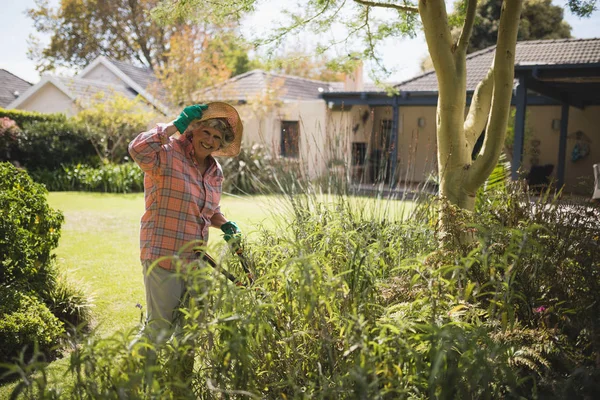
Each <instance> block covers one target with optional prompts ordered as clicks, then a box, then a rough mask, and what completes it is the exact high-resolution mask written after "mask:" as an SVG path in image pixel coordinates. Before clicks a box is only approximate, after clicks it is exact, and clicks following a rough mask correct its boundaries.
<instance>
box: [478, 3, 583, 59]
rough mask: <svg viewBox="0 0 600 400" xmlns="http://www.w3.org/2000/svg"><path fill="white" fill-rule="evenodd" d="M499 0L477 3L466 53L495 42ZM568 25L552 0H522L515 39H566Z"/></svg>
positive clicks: (560, 9) (569, 34)
mask: <svg viewBox="0 0 600 400" xmlns="http://www.w3.org/2000/svg"><path fill="white" fill-rule="evenodd" d="M501 8H502V1H501V0H486V1H483V2H481V3H479V4H478V5H477V15H478V17H477V20H476V23H475V25H474V26H473V35H472V36H471V40H470V41H469V47H468V49H467V53H472V52H474V51H477V50H481V49H485V48H486V47H489V46H493V45H494V44H496V40H497V39H498V21H499V18H500V11H501ZM570 37H571V26H570V25H569V24H568V23H567V22H566V21H564V20H563V9H562V8H561V7H559V6H555V5H552V3H551V0H524V1H523V10H522V12H521V19H520V24H519V31H518V34H517V40H519V41H523V40H536V39H540V40H541V39H567V38H570Z"/></svg>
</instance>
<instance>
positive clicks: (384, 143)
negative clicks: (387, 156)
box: [379, 119, 392, 150]
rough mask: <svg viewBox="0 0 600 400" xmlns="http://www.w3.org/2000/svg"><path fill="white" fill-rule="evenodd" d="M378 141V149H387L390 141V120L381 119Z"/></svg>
mask: <svg viewBox="0 0 600 400" xmlns="http://www.w3.org/2000/svg"><path fill="white" fill-rule="evenodd" d="M380 135H381V136H380V137H379V139H380V141H379V148H380V149H386V150H387V149H388V147H389V146H390V144H391V142H392V120H391V119H384V120H381V129H380Z"/></svg>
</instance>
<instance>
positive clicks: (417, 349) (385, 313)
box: [39, 188, 600, 399]
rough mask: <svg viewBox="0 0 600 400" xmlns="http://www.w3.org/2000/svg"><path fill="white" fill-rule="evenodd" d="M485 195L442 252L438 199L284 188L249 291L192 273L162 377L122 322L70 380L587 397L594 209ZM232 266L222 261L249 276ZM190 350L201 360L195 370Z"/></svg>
mask: <svg viewBox="0 0 600 400" xmlns="http://www.w3.org/2000/svg"><path fill="white" fill-rule="evenodd" d="M309 189H311V190H312V192H313V193H314V189H312V188H309ZM489 196H490V197H489V198H487V199H484V200H485V201H483V202H480V203H479V205H478V207H480V208H478V213H477V214H476V215H475V216H471V217H470V219H469V220H468V221H476V222H477V224H476V225H475V224H473V223H472V222H468V221H466V220H464V219H463V216H462V215H461V214H452V217H453V218H456V219H457V221H455V222H456V226H464V227H466V228H468V229H469V230H471V231H473V233H474V234H475V235H476V236H475V239H476V240H475V242H474V243H472V245H471V247H470V252H469V253H468V254H466V255H465V254H464V253H463V248H462V247H460V246H458V245H457V246H454V247H453V246H452V243H450V244H449V245H448V246H445V247H442V248H438V242H437V236H436V235H437V227H436V225H435V224H433V223H432V222H433V221H435V220H436V219H435V213H436V212H437V210H438V209H439V208H438V207H439V204H437V202H430V203H426V204H423V205H422V206H421V207H418V208H417V209H416V210H415V212H414V213H413V214H411V215H410V216H409V217H408V218H407V219H405V220H397V219H392V218H391V217H390V216H389V215H387V214H386V212H385V211H380V210H376V211H378V212H379V213H369V212H368V210H366V209H365V207H361V206H354V205H352V203H351V202H350V201H349V200H348V199H347V198H345V197H343V196H340V197H337V198H336V199H335V201H331V202H327V203H323V202H322V201H320V200H318V198H317V197H316V196H314V195H297V196H291V195H290V196H289V197H288V199H289V201H290V203H289V207H288V210H289V214H287V215H286V216H285V218H284V219H283V221H282V222H283V224H282V225H283V229H278V230H276V231H266V230H263V231H261V232H260V237H259V238H258V240H256V243H255V244H254V245H253V246H252V247H251V248H250V247H249V246H248V245H246V252H245V255H246V257H247V258H248V260H249V262H250V264H251V267H252V269H253V271H254V272H255V275H256V276H257V277H258V278H257V279H256V281H255V283H254V286H253V287H252V288H249V289H250V290H248V288H247V289H244V288H240V287H238V286H235V285H231V284H229V282H228V281H227V280H225V279H223V277H222V276H221V275H220V274H219V272H218V271H216V270H213V269H211V268H209V267H208V266H206V265H203V264H201V263H200V264H197V265H195V266H196V267H197V268H190V269H188V270H187V272H185V273H184V274H183V277H184V278H185V279H186V281H187V283H188V284H189V285H190V288H191V290H190V296H189V298H188V299H187V301H188V302H187V303H186V307H185V311H184V312H182V315H181V322H182V329H181V332H179V333H180V335H177V336H176V337H174V338H173V340H172V341H170V342H168V343H166V344H164V345H162V346H158V347H157V348H156V349H155V350H157V351H158V354H159V363H160V370H161V373H160V374H156V373H154V374H152V372H153V371H152V370H151V365H150V364H148V363H146V359H145V356H144V354H145V350H146V349H147V347H148V346H150V347H152V346H153V345H150V344H148V343H146V342H145V341H144V340H139V341H134V340H132V339H133V338H132V336H131V334H130V333H119V334H117V335H115V336H114V337H112V338H109V339H108V340H102V339H100V340H96V339H94V340H90V341H89V342H88V343H87V345H85V346H82V347H81V348H77V349H75V351H74V352H73V356H72V357H71V360H70V363H71V364H70V370H71V371H73V381H74V382H76V383H74V384H72V385H69V387H68V388H66V389H65V390H66V391H67V392H68V393H85V396H87V397H89V398H100V397H102V398H117V397H118V396H120V397H127V398H145V397H148V396H150V397H157V398H170V397H173V398H198V397H202V398H222V397H232V398H234V397H236V396H237V397H255V398H290V399H292V398H296V399H305V398H315V399H319V398H320V399H329V398H336V399H337V398H340V399H343V398H378V399H388V398H389V399H396V398H414V399H424V398H437V399H454V398H487V399H504V398H536V397H539V398H560V397H561V396H562V397H564V396H565V395H570V396H572V397H578V396H579V397H583V396H592V397H593V395H594V394H595V393H597V390H598V389H597V386H598V385H597V384H596V383H595V379H596V378H597V376H598V374H597V369H596V368H595V366H594V355H595V353H594V347H593V346H594V345H593V338H594V334H595V331H594V326H595V325H594V324H595V323H596V322H597V318H598V317H597V316H598V313H597V312H598V310H597V308H596V307H597V305H596V304H598V303H599V301H598V300H600V299H599V298H598V296H599V294H598V293H600V292H599V291H598V290H593V289H596V288H597V286H596V284H597V271H598V265H597V257H598V256H597V255H596V253H593V252H592V251H593V249H594V248H595V249H597V245H598V243H597V240H598V239H597V238H596V237H594V236H593V235H594V234H595V233H596V232H597V229H598V227H597V224H594V222H597V220H592V219H591V217H590V218H587V217H586V214H581V213H580V212H578V213H575V214H571V213H567V214H565V215H568V216H562V214H560V213H562V212H564V210H565V208H564V207H561V206H558V205H557V206H556V208H553V205H552V204H553V202H552V201H550V202H548V201H547V200H542V201H540V202H531V201H530V199H526V193H523V192H522V191H513V190H511V189H510V188H508V190H504V191H502V193H496V194H495V193H493V192H490V193H489ZM488 200H489V202H488ZM567 210H569V209H568V208H567ZM590 212H591V211H590ZM549 218H551V219H552V221H549V220H548V219H549ZM469 224H470V225H469ZM576 230H579V231H580V232H581V233H577V232H575V231H576ZM557 232H561V233H560V234H558V233H557ZM590 234H592V237H591V238H590V241H589V243H588V242H586V241H585V239H586V237H588V235H590ZM563 235H564V236H563ZM578 235H579V236H578ZM573 240H577V241H579V240H581V243H573ZM569 242H571V243H569ZM237 261H238V260H237V259H236V258H234V257H233V256H232V257H224V258H223V260H221V265H222V266H223V267H226V268H227V269H228V270H229V271H231V272H232V273H235V274H237V275H239V276H243V273H242V271H241V268H240V267H239V266H238V262H237ZM550 263H553V264H555V265H550ZM542 269H545V270H542ZM586 280H589V282H586ZM578 291H580V292H578ZM546 306H547V307H548V308H545V307H546ZM585 307H587V308H588V309H589V310H587V309H585ZM570 310H573V311H574V312H573V313H571V312H570ZM576 313H577V314H576ZM190 354H195V357H196V362H197V363H201V367H200V368H197V369H196V370H193V371H192V370H186V365H187V364H186V361H187V360H189V355H190ZM186 357H187V358H186ZM184 371H187V372H185V373H184ZM144 379H150V381H147V382H146V384H147V385H146V386H144V385H143V384H141V382H142V381H143V380H144ZM44 385H46V386H47V382H44ZM144 387H145V388H146V390H147V391H144V389H143V388H144ZM67 392H66V393H67ZM39 398H44V397H43V396H39ZM47 398H50V397H47Z"/></svg>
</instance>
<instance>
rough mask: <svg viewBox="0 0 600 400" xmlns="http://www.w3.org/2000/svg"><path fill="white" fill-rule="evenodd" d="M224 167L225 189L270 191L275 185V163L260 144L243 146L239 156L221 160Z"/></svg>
mask: <svg viewBox="0 0 600 400" xmlns="http://www.w3.org/2000/svg"><path fill="white" fill-rule="evenodd" d="M219 161H220V162H221V166H222V168H223V175H224V176H225V179H224V181H223V191H224V192H228V193H233V194H258V193H269V192H271V191H272V186H273V172H274V171H273V163H272V161H273V160H272V157H271V156H270V154H269V153H268V151H267V149H266V148H265V147H264V146H262V145H259V144H254V145H252V147H250V148H247V147H242V149H241V151H240V154H239V156H237V157H227V158H224V159H221V160H219Z"/></svg>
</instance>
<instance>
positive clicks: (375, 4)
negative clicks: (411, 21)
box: [354, 0, 419, 13]
mask: <svg viewBox="0 0 600 400" xmlns="http://www.w3.org/2000/svg"><path fill="white" fill-rule="evenodd" d="M354 2H355V3H358V4H362V5H363V6H367V7H381V8H393V9H395V10H398V11H406V12H412V13H418V12H419V9H418V8H417V7H414V6H401V5H400V4H393V3H380V2H378V1H367V0H354Z"/></svg>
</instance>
